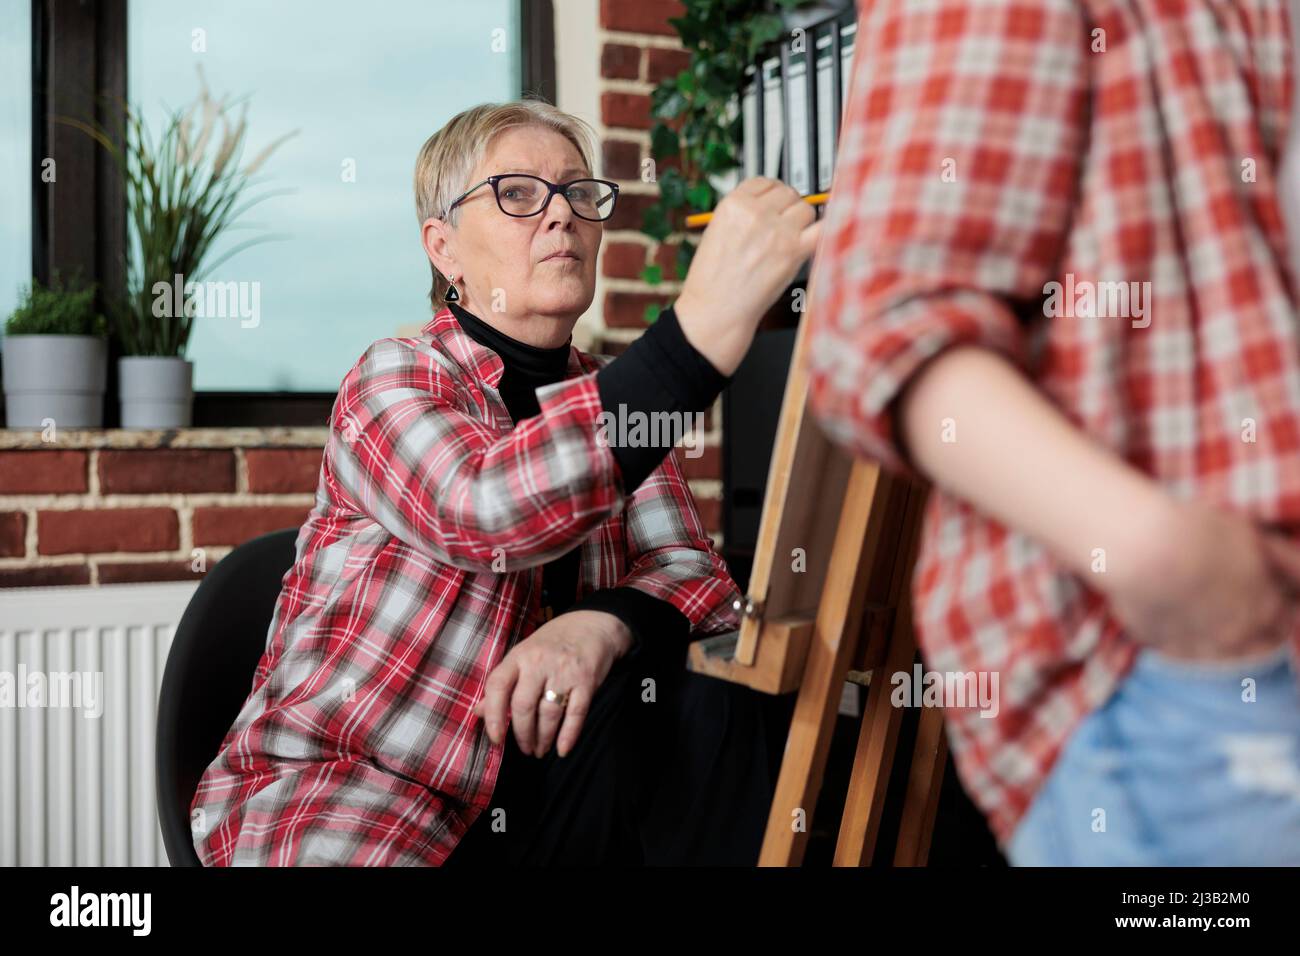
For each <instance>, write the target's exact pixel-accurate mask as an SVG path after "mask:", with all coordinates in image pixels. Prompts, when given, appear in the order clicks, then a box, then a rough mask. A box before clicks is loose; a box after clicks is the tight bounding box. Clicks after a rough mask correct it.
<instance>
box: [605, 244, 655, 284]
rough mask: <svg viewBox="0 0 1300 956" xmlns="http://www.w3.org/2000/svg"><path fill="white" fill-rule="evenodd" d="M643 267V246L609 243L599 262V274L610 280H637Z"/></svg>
mask: <svg viewBox="0 0 1300 956" xmlns="http://www.w3.org/2000/svg"><path fill="white" fill-rule="evenodd" d="M644 267H645V246H642V245H639V244H638V243H635V242H611V243H609V244H608V245H607V246H605V252H604V254H603V256H602V258H601V260H600V274H601V275H605V276H609V277H610V278H612V279H639V278H641V270H642V268H644Z"/></svg>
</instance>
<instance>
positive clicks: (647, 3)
mask: <svg viewBox="0 0 1300 956" xmlns="http://www.w3.org/2000/svg"><path fill="white" fill-rule="evenodd" d="M681 14H682V6H681V4H680V3H678V2H676V0H600V31H599V34H598V41H599V45H600V62H599V63H598V64H596V68H597V70H598V71H599V80H598V82H599V90H600V113H601V115H600V120H601V122H600V130H601V136H602V140H601V152H602V159H603V165H604V171H605V175H606V176H607V177H608V178H610V179H613V180H615V181H617V182H618V183H619V186H620V190H619V206H618V210H617V211H616V212H615V214H614V217H613V218H612V219H611V220H610V221H609V222H608V223H607V224H606V229H605V241H604V251H603V253H602V255H601V266H600V268H601V277H602V280H603V286H604V288H605V295H604V302H603V313H604V320H605V328H604V329H603V330H602V332H601V334H600V336H599V338H598V340H597V343H596V349H597V350H598V351H602V352H607V353H610V354H618V352H620V351H621V350H622V349H623V348H625V347H626V346H627V343H629V342H631V341H632V340H634V339H635V338H636V337H637V336H638V335H640V334H641V332H642V331H643V330H644V329H645V320H644V317H643V316H644V314H645V307H646V305H647V304H650V303H653V304H655V305H661V306H662V305H667V304H668V303H669V302H670V301H671V300H672V298H673V297H674V296H675V295H676V293H677V291H678V290H679V289H680V287H681V284H680V282H677V281H665V282H664V283H662V284H661V285H659V286H655V287H652V286H648V285H646V284H645V283H643V282H642V281H641V280H640V278H639V277H640V275H641V270H642V268H643V267H644V266H646V265H647V264H650V263H659V264H660V265H661V266H663V269H664V276H665V278H667V277H668V276H669V275H671V274H672V269H673V265H674V262H675V260H676V255H677V248H676V245H675V243H674V239H675V238H676V237H675V236H670V237H669V238H668V241H667V242H664V243H662V244H660V243H656V242H655V241H654V240H652V239H650V238H649V237H648V236H646V235H644V234H642V233H641V231H640V228H641V214H642V212H643V211H644V210H645V208H646V207H647V206H648V205H650V204H651V203H652V202H653V201H654V198H655V197H656V196H657V194H658V192H657V187H656V186H655V184H654V183H653V182H644V181H643V180H642V175H641V172H642V161H643V160H645V159H647V158H649V157H650V125H651V120H650V91H651V90H652V89H653V88H654V86H655V85H656V84H657V83H658V82H659V81H660V80H662V79H664V78H666V77H669V76H675V75H676V74H677V73H678V72H680V71H681V70H683V69H685V68H686V67H687V66H688V65H689V62H690V56H689V54H688V53H687V52H686V51H684V50H683V49H682V47H681V44H680V43H679V42H678V39H677V34H676V32H675V31H674V30H673V28H672V26H670V25H669V23H668V19H669V18H670V17H676V16H680V15H681ZM721 423H722V420H721V415H720V414H719V410H718V406H717V405H715V406H714V408H713V410H712V412H711V413H710V414H709V415H707V416H706V418H705V428H706V430H707V435H706V437H705V441H704V455H703V456H701V457H699V458H695V459H687V458H685V457H684V456H681V454H680V451H681V450H680V449H679V450H678V452H679V460H680V461H681V462H682V466H683V468H684V470H685V472H686V476H687V478H688V479H690V482H691V490H692V491H693V492H694V494H695V500H696V502H697V504H698V505H699V509H700V516H701V517H702V518H703V519H704V525H705V528H706V529H708V531H709V532H710V533H711V534H712V535H713V537H714V540H715V541H717V542H718V543H721V540H722V539H721V517H722V509H721V501H722V483H721V478H722V460H721V456H720V448H719V441H720V438H721Z"/></svg>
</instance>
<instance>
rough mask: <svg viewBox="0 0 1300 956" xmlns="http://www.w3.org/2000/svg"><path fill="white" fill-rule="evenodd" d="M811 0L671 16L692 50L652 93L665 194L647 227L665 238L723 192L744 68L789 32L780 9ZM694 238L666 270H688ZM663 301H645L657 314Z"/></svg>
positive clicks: (696, 2) (702, 6)
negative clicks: (720, 180)
mask: <svg viewBox="0 0 1300 956" xmlns="http://www.w3.org/2000/svg"><path fill="white" fill-rule="evenodd" d="M812 2H813V0H682V6H683V7H685V13H684V15H683V16H680V17H674V18H672V19H670V20H669V21H668V22H669V23H670V24H671V25H672V26H673V28H674V29H675V30H676V31H677V34H678V36H680V37H681V41H682V46H683V47H684V48H685V49H686V50H687V51H688V52H689V53H690V55H691V62H690V66H689V67H687V68H686V69H684V70H682V71H681V72H680V73H678V74H677V75H676V76H675V77H669V78H667V79H665V80H663V81H662V82H660V83H659V85H658V86H656V87H655V89H654V90H653V91H652V92H651V94H650V115H651V117H652V119H653V120H654V124H653V126H652V127H651V129H650V155H651V157H652V158H653V159H654V161H655V166H656V169H659V168H660V166H661V162H662V161H663V160H674V161H675V162H674V165H673V166H670V167H667V168H662V171H661V172H659V174H658V176H657V179H658V185H659V196H658V198H657V199H656V201H655V203H654V204H653V205H651V206H650V207H649V208H647V209H646V211H645V213H644V216H643V218H642V224H641V231H642V233H644V234H645V235H647V236H649V237H650V238H652V239H654V240H655V241H656V242H663V241H665V240H666V239H667V238H668V237H669V236H670V235H671V234H672V233H673V232H674V230H675V229H676V228H677V225H678V224H679V223H680V220H681V219H682V217H683V215H684V214H685V213H686V212H687V211H688V210H689V211H707V210H710V209H712V208H713V205H714V202H715V201H716V199H717V196H716V195H715V190H714V188H713V185H712V184H711V183H710V181H709V177H711V176H719V175H725V174H726V173H729V172H731V171H732V170H733V169H735V168H736V167H738V166H739V165H740V158H739V156H740V145H741V144H740V139H741V126H742V120H741V117H740V115H739V111H737V113H736V115H734V116H733V115H730V112H731V111H730V108H729V104H730V103H731V101H732V99H733V98H734V97H735V96H736V95H737V94H738V93H739V91H740V89H741V86H742V84H743V83H744V79H745V69H746V68H747V67H748V66H749V65H750V64H751V63H753V62H754V60H755V59H757V57H758V55H759V53H760V52H762V50H763V49H764V48H765V47H766V46H768V45H769V44H771V43H772V42H773V41H775V40H776V39H777V38H779V37H780V36H781V35H782V34H783V33H784V32H785V23H784V21H783V20H782V17H781V14H782V13H783V12H787V11H790V10H794V9H797V8H799V7H803V6H808V5H809V4H810V3H812ZM694 255H695V244H694V243H692V242H690V241H689V240H687V239H685V238H683V239H682V240H681V242H680V243H679V244H678V246H677V260H676V267H675V269H674V270H672V272H671V273H670V275H669V276H667V278H670V279H675V278H677V277H678V276H685V275H686V270H687V269H689V268H690V264H691V258H692V256H694ZM641 278H642V280H643V281H645V282H646V283H648V284H649V285H658V284H659V283H661V282H663V280H664V278H665V276H664V274H663V269H662V268H661V267H660V266H659V265H658V264H652V265H648V266H646V267H645V268H644V269H643V270H642V273H641ZM658 314H659V307H658V306H656V305H649V306H647V307H646V311H645V320H646V321H647V322H653V321H654V319H655V317H656V316H657V315H658Z"/></svg>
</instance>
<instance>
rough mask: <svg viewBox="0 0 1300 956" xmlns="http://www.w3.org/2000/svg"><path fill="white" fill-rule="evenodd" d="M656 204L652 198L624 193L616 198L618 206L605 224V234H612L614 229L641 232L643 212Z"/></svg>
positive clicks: (654, 198)
mask: <svg viewBox="0 0 1300 956" xmlns="http://www.w3.org/2000/svg"><path fill="white" fill-rule="evenodd" d="M655 202H656V197H654V196H638V195H634V194H630V193H625V194H623V195H621V196H619V197H618V206H617V207H615V209H614V215H612V216H610V217H609V222H607V223H606V224H605V229H606V231H607V232H613V231H614V230H616V229H631V230H632V231H634V232H640V231H641V217H642V216H644V215H645V211H646V210H647V209H649V208H650V207H651V206H653V205H654V204H655Z"/></svg>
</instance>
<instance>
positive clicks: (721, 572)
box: [573, 455, 740, 650]
mask: <svg viewBox="0 0 1300 956" xmlns="http://www.w3.org/2000/svg"><path fill="white" fill-rule="evenodd" d="M625 531H626V535H627V559H628V567H627V572H626V573H625V574H624V575H623V577H622V578H621V579H620V580H619V581H618V583H617V584H616V585H615V586H614V587H612V588H606V589H602V590H599V591H593V592H592V593H591V594H589V595H587V596H586V597H585V598H583V599H582V600H581V601H579V602H578V604H577V605H575V607H574V608H573V609H578V608H582V609H585V610H601V611H606V612H608V613H610V614H613V615H615V616H616V617H618V618H619V619H620V620H622V621H623V623H624V624H626V625H627V626H628V629H629V630H630V631H631V632H632V639H633V645H632V649H633V650H635V649H637V648H639V647H641V646H642V645H643V644H644V643H645V642H646V641H662V642H667V643H674V644H685V643H687V642H689V641H693V640H698V639H699V638H702V637H707V636H709V635H711V634H721V633H724V632H726V631H734V630H736V628H738V627H739V626H740V618H739V615H738V614H737V612H736V610H735V608H734V606H733V603H734V601H735V600H736V598H738V597H740V591H739V589H738V588H737V587H736V582H735V581H734V580H733V579H732V577H731V574H730V572H729V571H728V570H727V565H726V562H725V561H724V560H723V558H722V556H721V555H720V554H718V552H717V551H716V550H715V549H714V547H713V542H712V540H711V539H710V538H709V536H708V534H707V533H706V532H705V530H704V525H703V522H702V521H701V520H700V515H699V511H698V510H697V509H696V507H695V500H694V498H693V496H692V495H691V492H690V488H689V486H688V484H687V482H686V479H685V477H684V476H683V475H682V472H681V467H680V465H679V464H678V462H677V456H676V455H668V456H667V457H666V458H665V459H664V460H663V462H662V464H660V466H659V467H658V468H656V469H655V471H654V473H653V474H651V476H650V477H649V478H648V479H647V480H646V481H645V482H644V483H643V484H642V485H641V487H640V488H639V489H638V491H637V493H636V494H635V495H633V496H632V499H631V500H630V501H629V503H628V506H627V512H626V515H625Z"/></svg>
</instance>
